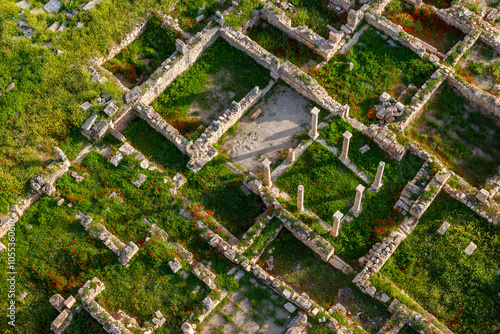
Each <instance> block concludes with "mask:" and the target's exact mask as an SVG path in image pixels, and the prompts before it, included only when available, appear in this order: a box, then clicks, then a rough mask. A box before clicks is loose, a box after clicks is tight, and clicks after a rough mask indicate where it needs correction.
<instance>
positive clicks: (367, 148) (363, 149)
mask: <svg viewBox="0 0 500 334" xmlns="http://www.w3.org/2000/svg"><path fill="white" fill-rule="evenodd" d="M369 150H370V146H368V145H364V146H363V147H361V148H360V149H359V152H361V154H364V153H366V152H368V151H369Z"/></svg>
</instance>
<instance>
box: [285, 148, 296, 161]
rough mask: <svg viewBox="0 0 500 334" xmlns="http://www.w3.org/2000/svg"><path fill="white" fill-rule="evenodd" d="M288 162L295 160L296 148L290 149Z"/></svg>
mask: <svg viewBox="0 0 500 334" xmlns="http://www.w3.org/2000/svg"><path fill="white" fill-rule="evenodd" d="M287 158H288V162H294V161H295V150H294V149H293V148H289V149H288V157H287Z"/></svg>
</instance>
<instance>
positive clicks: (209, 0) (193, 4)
mask: <svg viewBox="0 0 500 334" xmlns="http://www.w3.org/2000/svg"><path fill="white" fill-rule="evenodd" d="M228 6H229V5H228V1H227V0H226V2H225V3H223V4H220V3H219V2H218V1H217V0H189V1H179V2H177V3H176V4H175V6H174V8H173V10H169V9H170V8H167V7H166V8H165V9H164V10H163V11H164V12H165V13H167V14H168V15H170V16H172V17H174V18H176V19H178V20H179V26H180V27H181V29H182V30H184V31H187V32H190V33H193V34H194V33H196V32H198V31H201V30H202V29H203V28H204V27H205V25H206V24H207V23H208V19H209V17H210V16H212V15H214V14H215V12H216V11H217V10H220V12H221V13H222V12H223V11H224V9H225V8H227V7H228ZM200 9H201V10H202V14H203V15H204V16H205V19H204V20H203V21H201V22H199V23H198V22H196V17H198V15H199V13H198V11H199V10H200Z"/></svg>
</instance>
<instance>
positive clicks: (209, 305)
mask: <svg viewBox="0 0 500 334" xmlns="http://www.w3.org/2000/svg"><path fill="white" fill-rule="evenodd" d="M202 302H203V305H205V308H206V309H207V311H211V310H212V309H213V308H214V307H215V303H214V302H213V301H212V299H211V298H210V296H206V297H205V299H203V301H202Z"/></svg>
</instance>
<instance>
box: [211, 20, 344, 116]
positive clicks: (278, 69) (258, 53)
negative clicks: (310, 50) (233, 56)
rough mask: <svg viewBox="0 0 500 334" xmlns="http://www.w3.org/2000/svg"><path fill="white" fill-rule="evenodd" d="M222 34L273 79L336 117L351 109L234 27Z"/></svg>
mask: <svg viewBox="0 0 500 334" xmlns="http://www.w3.org/2000/svg"><path fill="white" fill-rule="evenodd" d="M220 34H221V37H222V38H224V39H225V40H226V41H227V42H228V43H229V44H231V46H233V47H235V48H237V49H239V50H241V51H243V52H245V53H246V54H247V55H249V56H250V57H252V58H253V59H254V60H255V61H256V62H257V63H258V64H260V65H261V66H263V67H264V68H266V69H268V70H270V71H271V77H273V78H274V79H278V78H279V79H282V80H283V81H285V82H286V83H287V84H288V85H290V86H291V87H292V88H293V89H295V90H296V91H297V92H298V93H300V94H301V95H303V96H304V97H306V98H308V99H310V100H311V101H313V102H315V103H317V104H319V105H320V106H321V107H322V108H325V109H327V110H328V111H330V112H331V113H333V114H335V115H337V114H340V113H341V112H342V111H343V110H344V109H345V108H349V107H348V106H342V105H341V104H340V103H338V102H337V101H335V100H334V99H332V98H331V97H330V96H329V95H328V93H327V92H326V90H325V89H324V88H323V87H321V86H320V85H319V84H318V83H317V82H316V80H314V79H313V78H311V77H310V76H309V75H307V74H306V73H304V72H303V71H302V70H300V69H299V68H298V67H296V66H295V65H293V64H292V63H290V62H288V61H285V62H284V63H281V61H280V60H279V59H278V58H277V57H275V56H274V55H273V54H271V53H270V52H268V51H267V50H265V49H264V48H262V47H261V46H260V45H259V44H257V43H256V42H254V41H253V40H251V39H250V38H249V37H248V36H245V35H244V34H242V33H241V32H239V31H237V30H235V29H233V28H232V27H224V28H221V29H220Z"/></svg>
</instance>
